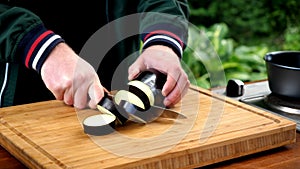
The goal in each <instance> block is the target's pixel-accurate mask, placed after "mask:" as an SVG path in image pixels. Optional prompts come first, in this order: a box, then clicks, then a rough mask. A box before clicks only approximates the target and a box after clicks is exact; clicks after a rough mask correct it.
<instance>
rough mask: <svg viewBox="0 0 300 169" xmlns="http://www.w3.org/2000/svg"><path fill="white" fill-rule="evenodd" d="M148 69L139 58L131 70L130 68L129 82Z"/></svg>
mask: <svg viewBox="0 0 300 169" xmlns="http://www.w3.org/2000/svg"><path fill="white" fill-rule="evenodd" d="M145 69H146V65H145V64H144V61H143V59H142V57H139V58H138V59H137V60H136V61H135V62H134V63H133V64H132V65H131V66H130V67H129V68H128V80H132V79H134V78H136V77H137V76H138V74H139V73H140V72H142V71H144V70H145Z"/></svg>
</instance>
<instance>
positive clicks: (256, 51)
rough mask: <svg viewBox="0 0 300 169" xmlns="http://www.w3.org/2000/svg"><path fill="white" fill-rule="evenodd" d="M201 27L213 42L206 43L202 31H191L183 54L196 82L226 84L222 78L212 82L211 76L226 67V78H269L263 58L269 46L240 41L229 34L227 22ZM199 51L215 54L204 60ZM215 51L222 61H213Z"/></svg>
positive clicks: (249, 79)
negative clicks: (243, 44)
mask: <svg viewBox="0 0 300 169" xmlns="http://www.w3.org/2000/svg"><path fill="white" fill-rule="evenodd" d="M190 29H192V28H190ZM199 30H200V32H201V31H203V32H204V33H205V35H207V40H209V41H210V42H211V46H207V45H204V46H203V44H207V41H206V40H205V38H203V37H200V36H199V35H197V33H199V32H197V31H190V32H189V35H190V38H189V39H190V41H189V43H188V48H187V49H186V51H185V52H184V56H183V58H182V59H183V62H184V63H185V64H186V65H187V66H188V67H189V69H190V71H191V72H193V76H194V77H195V79H196V84H194V85H198V86H200V87H203V88H211V87H216V86H218V85H219V86H220V85H224V83H222V82H221V81H218V82H215V83H214V85H212V83H213V82H212V79H211V78H210V77H211V73H212V71H214V70H216V71H224V74H225V78H226V79H232V78H235V79H240V80H242V81H245V82H247V81H255V80H262V79H265V78H266V67H265V62H264V59H263V57H264V55H265V54H266V53H267V51H268V48H267V47H266V46H264V45H260V46H242V45H237V44H236V43H235V41H234V40H233V39H230V38H226V35H227V33H228V27H227V25H226V24H224V23H221V24H215V25H213V26H211V27H209V28H204V27H201V28H199ZM195 37H197V38H195ZM199 37H200V38H199ZM201 46H202V47H201ZM211 48H213V49H211ZM212 50H213V51H212ZM197 52H198V54H197ZM199 53H201V54H204V53H205V55H208V57H212V59H211V60H208V61H207V60H205V58H204V60H203V58H201V57H198V55H199ZM214 53H216V55H217V57H218V58H219V59H220V61H221V65H217V64H215V65H213V63H214V62H215V59H214V58H213V57H214V56H213V55H214ZM208 68H209V69H208ZM213 73H214V72H213ZM226 79H225V80H226ZM220 80H222V79H220Z"/></svg>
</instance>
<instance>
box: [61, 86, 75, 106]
mask: <svg viewBox="0 0 300 169" xmlns="http://www.w3.org/2000/svg"><path fill="white" fill-rule="evenodd" d="M73 96H74V94H73V88H72V87H71V88H68V89H66V90H65V92H64V98H63V100H64V102H65V104H67V105H73V104H74V97H73Z"/></svg>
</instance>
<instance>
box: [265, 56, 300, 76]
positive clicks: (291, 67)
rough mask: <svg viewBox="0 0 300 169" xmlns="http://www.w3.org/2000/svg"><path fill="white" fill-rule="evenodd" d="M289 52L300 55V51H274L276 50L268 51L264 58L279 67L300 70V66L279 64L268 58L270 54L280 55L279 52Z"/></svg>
mask: <svg viewBox="0 0 300 169" xmlns="http://www.w3.org/2000/svg"><path fill="white" fill-rule="evenodd" d="M289 53H296V54H299V55H300V51H274V52H268V53H267V54H266V55H265V57H264V60H265V62H266V63H268V64H270V65H272V66H276V67H279V68H283V69H288V70H297V71H300V67H293V66H287V65H282V64H278V63H274V62H272V61H270V60H268V59H267V57H268V56H270V55H278V54H289Z"/></svg>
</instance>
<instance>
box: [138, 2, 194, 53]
mask: <svg viewBox="0 0 300 169" xmlns="http://www.w3.org/2000/svg"><path fill="white" fill-rule="evenodd" d="M138 12H140V13H142V15H141V16H142V17H141V20H140V23H141V24H140V25H141V26H140V31H141V32H142V40H143V42H144V46H143V48H147V47H148V46H151V45H153V44H163V45H167V46H169V47H171V48H172V49H173V50H174V51H175V52H176V53H177V55H178V56H180V57H181V56H182V52H183V50H184V49H185V47H186V43H187V39H188V17H189V8H188V3H187V1H186V0H159V1H158V0H141V1H140V5H139V8H138Z"/></svg>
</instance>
